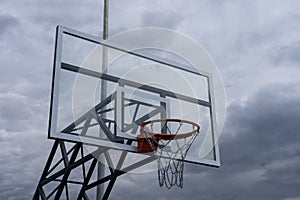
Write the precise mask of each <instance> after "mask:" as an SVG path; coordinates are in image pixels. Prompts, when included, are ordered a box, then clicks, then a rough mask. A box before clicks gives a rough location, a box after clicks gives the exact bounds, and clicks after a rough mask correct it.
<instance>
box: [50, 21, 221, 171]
mask: <svg viewBox="0 0 300 200" xmlns="http://www.w3.org/2000/svg"><path fill="white" fill-rule="evenodd" d="M64 34H67V35H70V36H73V37H76V38H80V39H83V40H86V41H89V42H92V43H95V44H99V45H103V46H106V47H108V48H113V49H117V50H119V51H122V52H124V53H127V54H132V55H134V56H138V57H141V58H145V59H148V60H151V61H154V62H158V63H161V64H164V65H168V66H172V67H174V68H177V69H180V70H184V71H187V72H190V73H195V74H200V73H199V72H198V71H193V70H192V69H187V68H184V67H180V66H178V65H174V64H171V63H168V62H166V61H162V60H158V59H154V58H151V57H147V56H145V55H141V54H137V53H134V52H131V51H126V50H124V49H122V48H120V47H118V46H117V45H116V44H113V45H112V44H109V43H108V42H107V41H102V40H101V39H100V38H97V37H95V36H92V35H88V34H85V33H82V32H79V31H76V30H73V29H71V28H67V27H64V26H57V28H56V41H55V52H54V64H53V74H52V88H51V102H50V112H49V127H48V138H49V139H62V140H66V141H71V142H81V143H84V144H87V145H92V146H101V147H104V148H111V149H115V150H121V151H124V150H125V151H128V152H132V153H136V152H137V150H136V147H135V146H131V145H126V144H120V143H116V142H112V141H107V140H100V139H95V138H88V137H78V136H76V135H72V134H63V133H61V132H57V131H56V127H57V115H58V104H59V99H58V98H59V89H60V88H59V84H60V76H61V74H60V73H61V70H62V69H67V70H69V71H73V72H78V71H79V69H80V67H78V66H72V65H70V64H67V63H63V62H62V61H61V55H62V45H63V35H64ZM80 72H81V73H86V75H90V76H94V77H98V78H99V77H101V79H105V80H109V81H114V82H116V81H120V78H118V77H113V76H110V75H107V74H102V73H99V72H91V71H89V70H85V69H80ZM200 75H201V76H204V77H206V78H207V82H208V98H209V101H208V102H207V101H202V102H200V103H201V105H203V106H206V107H208V108H209V111H210V121H211V129H212V139H213V142H214V149H213V151H214V152H213V153H214V157H215V159H214V160H209V159H201V160H199V159H197V158H194V157H192V156H191V157H190V156H187V157H186V159H185V162H189V163H195V164H201V165H208V166H213V167H219V166H220V154H219V146H218V143H217V142H216V138H217V134H216V130H217V128H216V116H215V112H214V110H215V102H214V93H213V81H212V80H213V79H212V75H211V74H209V73H205V72H201V74H200ZM124 82H126V83H127V82H128V81H127V80H124ZM129 82H130V81H129ZM132 84H135V83H132ZM143 87H145V88H147V87H148V86H143ZM152 89H153V88H152ZM122 90H123V89H121V90H118V91H117V99H118V98H119V97H120V91H122ZM154 90H155V88H154ZM163 92H165V93H166V94H167V95H174V94H173V93H170V92H169V93H168V91H163ZM178 96H179V97H180V94H177V97H178ZM181 97H182V98H186V97H185V96H181ZM117 116H120V114H118V115H117Z"/></svg>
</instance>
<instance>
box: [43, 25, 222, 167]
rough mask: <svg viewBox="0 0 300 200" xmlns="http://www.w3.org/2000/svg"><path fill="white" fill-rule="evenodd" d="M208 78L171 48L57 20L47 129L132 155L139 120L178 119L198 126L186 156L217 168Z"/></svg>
mask: <svg viewBox="0 0 300 200" xmlns="http://www.w3.org/2000/svg"><path fill="white" fill-rule="evenodd" d="M170 60H172V61H170ZM212 80H213V79H212V75H211V74H209V73H205V72H200V71H199V70H197V69H196V68H194V67H193V66H192V65H190V64H189V62H188V61H186V60H184V59H183V58H180V57H179V56H178V55H174V54H172V52H167V51H163V50H157V49H136V50H134V51H132V50H130V51H129V50H126V48H124V47H121V46H119V45H118V44H113V43H110V42H107V41H101V40H100V39H98V38H96V37H94V36H91V35H88V34H84V33H81V32H79V31H76V30H73V29H70V28H66V27H63V26H58V27H57V32H56V47H55V58H54V68H53V82H52V96H51V108H50V123H49V134H48V136H49V138H53V139H54V138H58V139H63V140H67V141H74V142H82V143H84V144H87V145H92V146H97V147H104V148H110V149H115V150H120V151H127V152H131V153H133V154H138V152H137V142H136V141H137V139H136V137H137V135H138V134H139V133H140V127H139V126H140V124H141V123H142V122H144V121H147V120H154V119H160V118H179V119H184V120H189V121H193V122H195V123H197V124H199V125H200V127H201V129H200V133H199V134H198V136H197V138H196V139H195V141H194V142H193V144H192V146H191V148H190V149H189V151H188V153H187V156H186V157H185V161H186V162H190V163H195V164H202V165H209V166H215V167H218V166H220V157H219V149H218V144H217V141H216V138H217V136H216V130H217V129H216V116H215V107H214V106H215V105H214V94H213V92H214V91H213V83H212ZM145 156H146V155H145Z"/></svg>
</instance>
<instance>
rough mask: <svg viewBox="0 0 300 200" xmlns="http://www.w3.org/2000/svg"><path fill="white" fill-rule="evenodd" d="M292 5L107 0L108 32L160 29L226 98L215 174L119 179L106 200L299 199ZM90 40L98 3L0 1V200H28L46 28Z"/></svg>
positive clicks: (45, 67) (299, 33) (42, 154)
mask: <svg viewBox="0 0 300 200" xmlns="http://www.w3.org/2000/svg"><path fill="white" fill-rule="evenodd" d="M299 8H300V1H298V0H285V1H282V0H251V1H250V0H249V1H248V0H226V1H225V0H189V1H186V0H126V1H121V0H111V4H110V21H109V23H110V26H109V27H110V30H109V34H110V35H113V34H116V33H119V32H121V31H125V30H129V29H132V28H142V27H149V26H152V27H153V26H154V27H164V28H170V29H173V30H176V31H179V32H181V33H184V34H186V35H188V36H189V37H191V38H193V39H194V40H196V41H197V42H199V43H201V44H202V45H203V46H204V47H205V48H206V49H207V51H208V52H209V54H210V55H211V57H212V58H213V59H214V61H215V62H216V64H217V65H218V67H219V69H220V72H221V74H222V77H223V80H224V84H225V89H226V94H227V118H226V123H225V127H224V130H223V133H222V135H221V138H220V140H219V142H220V150H221V161H222V167H220V168H209V167H204V166H194V165H191V164H187V165H186V168H185V177H184V189H173V190H167V189H165V188H159V186H158V184H157V183H156V182H157V180H156V179H157V176H156V173H147V174H129V175H124V176H122V177H120V178H119V179H118V180H117V183H116V186H115V188H114V189H113V191H112V194H111V199H139V198H140V197H141V196H142V197H143V199H201V200H206V199H226V200H227V199H228V200H232V199H236V200H241V199H243V200H244V199H245V200H253V199H262V200H268V199H270V200H277V199H278V200H279V199H280V200H300V132H299V127H300V103H299V99H300V66H299V65H300V9H299ZM57 24H62V25H65V26H68V27H72V28H74V29H77V30H80V31H82V32H86V33H89V34H92V35H96V36H100V35H101V29H102V1H100V0H86V1H79V0H76V1H74V0H73V1H71V0H66V1H59V0H52V1H44V0H23V1H12V0H0V52H1V54H0V55H1V56H0V67H1V73H0V199H30V198H31V197H32V194H33V192H34V190H35V187H36V185H37V183H38V179H39V178H40V175H41V173H42V170H43V167H44V165H45V162H46V160H47V156H48V154H49V152H50V149H51V146H52V143H53V141H51V140H48V139H47V126H48V124H47V123H48V111H49V101H50V85H51V71H52V62H53V51H54V36H55V27H56V25H57Z"/></svg>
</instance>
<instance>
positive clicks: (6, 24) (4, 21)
mask: <svg viewBox="0 0 300 200" xmlns="http://www.w3.org/2000/svg"><path fill="white" fill-rule="evenodd" d="M18 25H19V20H18V19H17V18H16V17H13V16H11V15H7V14H6V15H5V14H2V15H0V35H2V34H4V33H6V32H7V31H9V30H10V29H13V28H15V27H16V26H18Z"/></svg>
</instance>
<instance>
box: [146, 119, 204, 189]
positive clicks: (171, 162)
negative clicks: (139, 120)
mask: <svg viewBox="0 0 300 200" xmlns="http://www.w3.org/2000/svg"><path fill="white" fill-rule="evenodd" d="M199 131H200V127H199V125H197V124H195V123H194V122H190V121H186V120H180V119H159V120H153V121H148V122H145V123H143V124H142V126H141V132H142V134H144V138H145V139H146V141H147V142H148V143H149V146H150V147H151V149H152V151H153V152H155V153H156V156H157V164H158V180H159V185H160V186H161V187H162V186H164V185H165V186H166V187H167V188H168V189H171V188H172V187H173V186H178V187H180V188H182V187H183V169H184V159H185V157H186V155H187V152H188V150H189V149H190V147H191V145H192V144H193V142H194V140H195V138H196V137H197V135H198V133H199Z"/></svg>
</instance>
